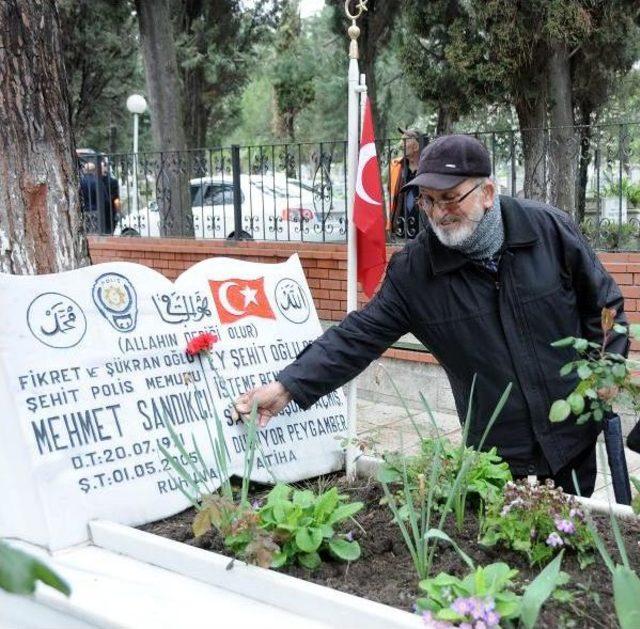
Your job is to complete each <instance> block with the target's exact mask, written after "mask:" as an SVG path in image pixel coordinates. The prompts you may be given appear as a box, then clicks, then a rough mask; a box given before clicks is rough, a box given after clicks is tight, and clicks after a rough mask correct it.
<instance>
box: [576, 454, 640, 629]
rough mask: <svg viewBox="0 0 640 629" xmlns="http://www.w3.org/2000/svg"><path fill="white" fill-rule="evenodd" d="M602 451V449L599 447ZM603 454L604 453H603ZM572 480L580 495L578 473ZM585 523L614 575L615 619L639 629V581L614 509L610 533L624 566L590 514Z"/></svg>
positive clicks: (623, 626)
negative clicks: (609, 547) (606, 544)
mask: <svg viewBox="0 0 640 629" xmlns="http://www.w3.org/2000/svg"><path fill="white" fill-rule="evenodd" d="M600 449H601V451H602V446H600ZM601 454H602V452H601ZM571 475H572V477H573V484H574V485H575V487H576V491H578V493H579V492H580V490H579V484H578V478H577V476H576V473H575V471H573V472H571ZM585 515H586V522H587V526H588V527H589V531H590V532H591V535H592V536H593V539H594V542H595V546H596V548H597V549H598V552H599V553H600V556H601V557H602V560H603V561H604V564H605V565H606V566H607V568H608V570H609V572H610V573H611V578H612V581H613V602H614V606H615V609H616V615H617V616H618V622H619V623H620V627H621V629H636V628H637V627H638V624H639V623H640V607H639V606H638V601H639V600H640V578H638V574H637V573H636V571H635V570H633V568H631V564H630V563H629V556H628V554H627V549H626V547H625V544H624V540H623V539H622V533H621V532H620V526H619V524H618V520H617V519H616V516H615V515H614V513H613V509H609V519H610V521H611V530H612V531H613V535H614V537H615V540H616V546H617V547H618V553H619V555H620V558H621V559H622V564H617V563H615V562H614V561H613V559H612V558H611V555H610V554H609V551H608V550H607V548H606V546H605V544H604V541H603V539H602V537H601V536H600V533H599V532H598V529H597V527H596V525H595V523H594V522H593V519H592V518H591V516H590V515H589V514H588V513H587V514H585Z"/></svg>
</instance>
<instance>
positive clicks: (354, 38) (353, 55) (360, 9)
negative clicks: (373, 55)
mask: <svg viewBox="0 0 640 629" xmlns="http://www.w3.org/2000/svg"><path fill="white" fill-rule="evenodd" d="M351 2H352V0H345V3H344V12H345V13H346V15H347V17H348V18H349V19H350V20H351V26H349V28H348V29H347V34H348V35H349V39H351V41H350V42H349V58H350V59H358V58H359V56H360V55H359V53H358V37H360V28H359V27H358V26H357V25H356V20H357V19H358V18H359V17H360V16H361V15H362V14H363V13H364V12H365V11H366V10H367V2H368V0H355V7H354V10H355V13H352V12H351V9H350V8H349V5H350V4H351Z"/></svg>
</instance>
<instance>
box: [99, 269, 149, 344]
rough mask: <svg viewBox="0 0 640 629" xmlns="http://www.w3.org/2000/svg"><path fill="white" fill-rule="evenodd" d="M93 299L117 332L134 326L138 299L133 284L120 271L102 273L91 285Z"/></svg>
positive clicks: (128, 330) (131, 328)
mask: <svg viewBox="0 0 640 629" xmlns="http://www.w3.org/2000/svg"><path fill="white" fill-rule="evenodd" d="M93 301H94V303H95V305H96V306H97V308H98V310H99V311H100V314H101V315H102V316H103V317H104V318H105V319H106V320H107V321H108V322H109V323H110V324H111V326H112V327H113V328H115V329H116V330H117V331H118V332H131V330H133V329H135V327H136V319H137V317H138V300H137V295H136V291H135V289H134V288H133V284H132V283H131V282H130V281H129V280H128V279H127V278H126V277H125V276H124V275H120V273H104V274H103V275H101V276H100V277H99V278H98V279H97V280H96V281H95V283H94V285H93Z"/></svg>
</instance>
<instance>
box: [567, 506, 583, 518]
mask: <svg viewBox="0 0 640 629" xmlns="http://www.w3.org/2000/svg"><path fill="white" fill-rule="evenodd" d="M569 517H570V518H578V520H582V519H584V513H582V511H581V510H580V509H575V508H574V509H571V511H569Z"/></svg>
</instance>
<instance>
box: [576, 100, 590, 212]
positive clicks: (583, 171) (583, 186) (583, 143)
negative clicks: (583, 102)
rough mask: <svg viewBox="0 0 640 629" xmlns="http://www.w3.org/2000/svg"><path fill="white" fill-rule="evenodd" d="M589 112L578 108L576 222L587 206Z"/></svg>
mask: <svg viewBox="0 0 640 629" xmlns="http://www.w3.org/2000/svg"><path fill="white" fill-rule="evenodd" d="M592 133H593V129H592V127H591V112H590V111H587V110H585V109H584V108H583V107H581V108H580V128H579V148H580V155H579V158H578V173H577V176H576V215H575V219H576V222H577V223H581V222H582V221H583V220H584V218H585V214H586V206H587V178H588V170H589V164H590V163H591V136H592Z"/></svg>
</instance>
